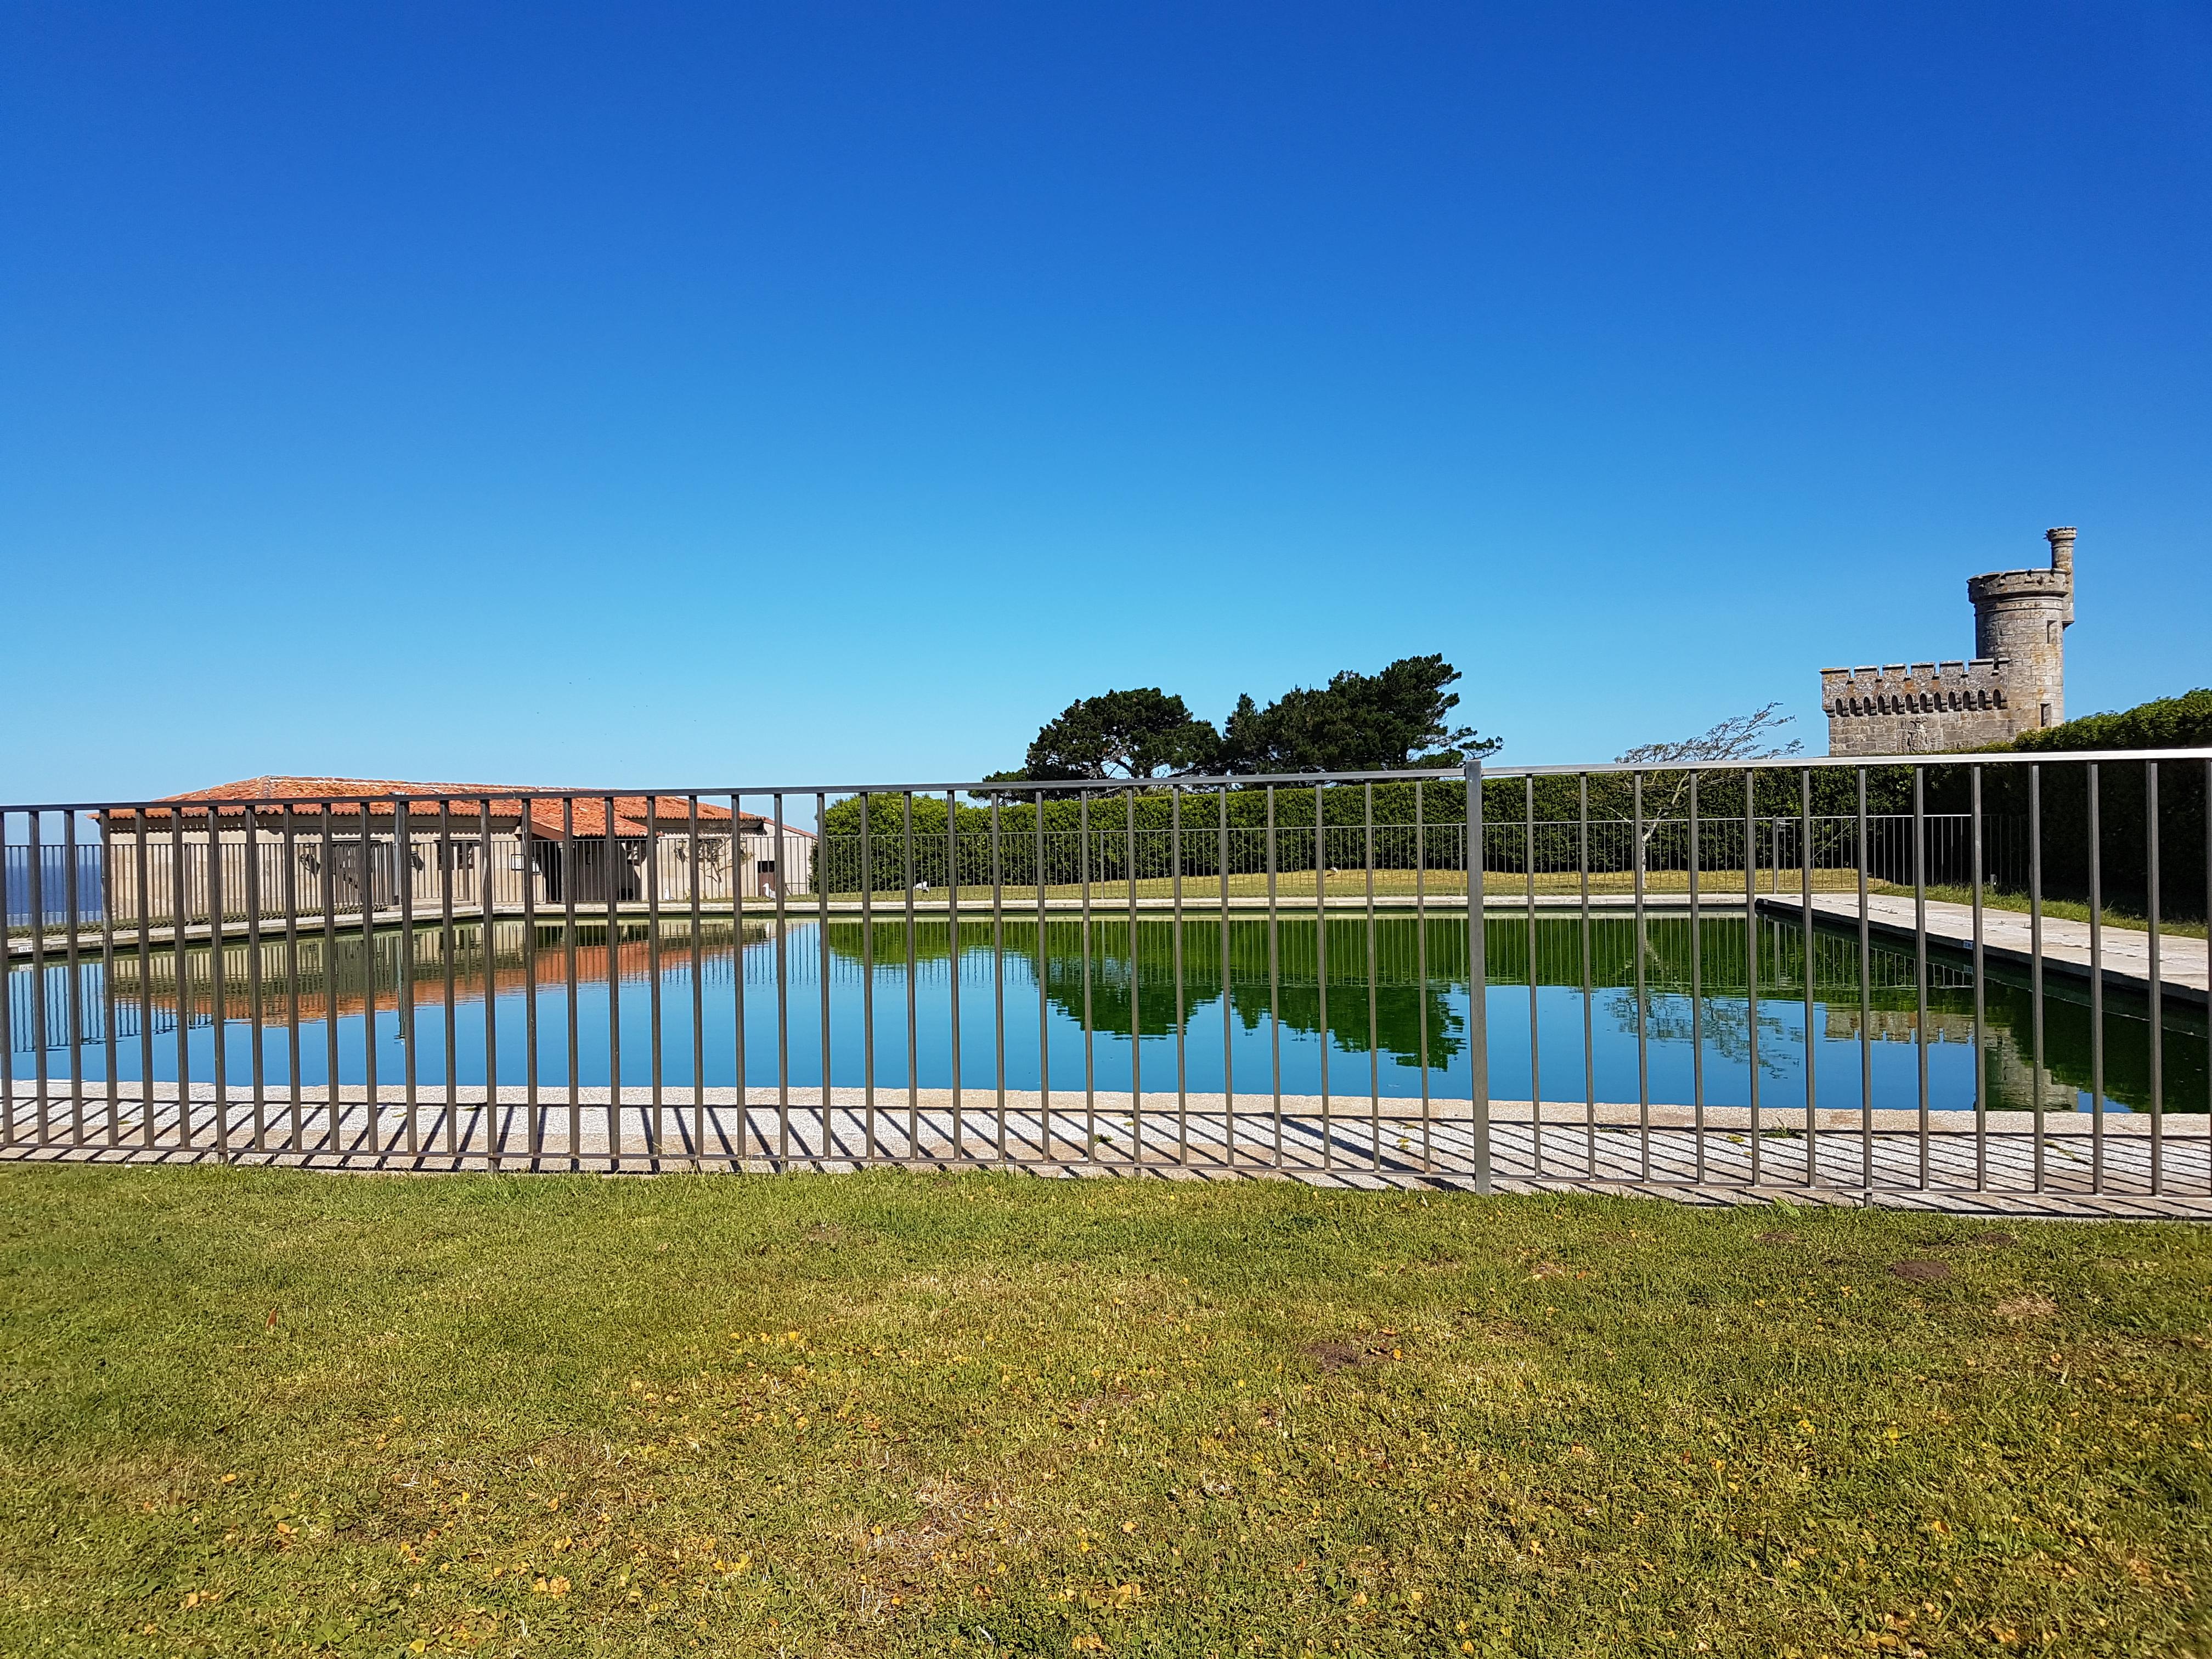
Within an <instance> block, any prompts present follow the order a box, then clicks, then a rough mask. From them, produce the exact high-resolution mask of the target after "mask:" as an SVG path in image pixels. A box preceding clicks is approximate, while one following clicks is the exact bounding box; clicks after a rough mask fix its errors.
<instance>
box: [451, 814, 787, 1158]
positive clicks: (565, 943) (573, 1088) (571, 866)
mask: <svg viewBox="0 0 2212 1659" xmlns="http://www.w3.org/2000/svg"><path fill="white" fill-rule="evenodd" d="M525 810H526V811H527V810H528V809H527V808H526V809H525ZM730 856H731V859H732V861H733V862H732V874H733V875H734V874H735V867H734V860H735V859H736V857H737V842H736V840H735V839H734V836H733V837H732V841H731V843H730ZM490 878H491V872H490V871H489V870H487V871H485V872H483V880H482V881H479V882H478V884H477V885H478V888H479V890H480V892H484V893H485V894H486V897H485V902H486V905H487V907H489V896H488V890H485V889H484V883H485V882H488V881H489V879H490ZM489 916H490V911H489V908H486V910H485V917H486V920H487V922H489ZM561 948H562V963H561V971H562V975H564V979H563V983H564V984H565V986H566V987H567V995H566V996H565V997H564V998H563V999H562V1000H563V1001H564V1002H565V1003H566V1004H567V1005H568V1006H567V1007H566V1008H565V1009H564V1010H563V1011H562V1019H563V1023H564V1024H566V1025H567V1026H568V1162H569V1165H570V1167H571V1168H576V1167H580V1165H581V1164H582V1162H583V1156H584V1095H583V1085H582V1079H581V1075H580V1073H581V1066H580V1050H581V1048H582V1046H583V1044H582V1040H581V1036H580V1030H579V1027H580V1024H581V1019H582V1011H581V1009H580V1008H579V1007H578V1006H577V1001H578V993H579V991H580V989H581V987H580V986H579V985H578V984H577V981H576V798H575V797H574V795H563V796H562V797H561ZM739 1029H740V1031H742V1030H743V1027H742V1026H740V1028H739ZM738 1041H739V1042H741V1043H742V1042H744V1037H743V1036H739V1038H738ZM740 1080H741V1081H742V1079H740Z"/></svg>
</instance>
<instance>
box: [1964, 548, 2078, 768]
mask: <svg viewBox="0 0 2212 1659" xmlns="http://www.w3.org/2000/svg"><path fill="white" fill-rule="evenodd" d="M2043 533H2044V538H2045V540H2046V541H2048V542H2049V543H2050V544H2051V568H2050V569H2048V570H2002V571H1997V572H1994V573H1992V574H1990V575H1986V576H1976V577H1975V578H1974V579H1973V580H1971V581H1969V582H1968V583H1967V584H1966V597H1967V598H1968V599H1972V601H1973V604H1974V654H1975V655H1976V656H1978V657H1994V658H1996V659H1997V660H1999V661H2000V662H2002V664H2003V665H2004V671H2003V675H2002V678H2003V679H2004V682H2005V693H2006V700H2007V701H2008V702H2010V703H2011V704H2012V705H2013V706H2014V708H2015V709H2017V710H2018V714H2017V715H2016V717H2015V718H2016V720H2017V721H2018V729H2019V730H2020V731H2027V730H2029V729H2031V728H2033V727H2035V726H2056V725H2057V724H2058V723H2059V722H2060V721H2061V720H2064V719H2065V718H2066V644H2065V634H2066V630H2067V629H2069V628H2071V627H2072V626H2073V625H2074V529H2073V526H2070V525H2068V526H2063V527H2060V528H2058V529H2054V530H2046V531H2045V532H2043Z"/></svg>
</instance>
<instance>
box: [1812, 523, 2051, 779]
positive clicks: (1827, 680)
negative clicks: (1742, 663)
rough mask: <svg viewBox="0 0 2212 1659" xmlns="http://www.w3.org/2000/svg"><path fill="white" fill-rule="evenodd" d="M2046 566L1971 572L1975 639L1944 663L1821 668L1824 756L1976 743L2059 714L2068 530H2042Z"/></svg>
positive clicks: (2001, 739) (2003, 737)
mask: <svg viewBox="0 0 2212 1659" xmlns="http://www.w3.org/2000/svg"><path fill="white" fill-rule="evenodd" d="M2047 539H2048V540H2049V541H2050V543H2051V563H2050V566H2049V567H2048V568H2044V569H2039V570H1997V571H1991V572H1990V573H1988V574H1984V575H1979V576H1976V577H1973V578H1972V579H1971V580H1969V581H1968V582H1967V584H1966V596H1967V598H1968V599H1971V600H1972V602H1973V606H1974V635H1975V637H1974V644H1975V646H1976V647H1977V648H1978V650H1979V651H1981V652H1982V653H1983V654H1982V655H1980V656H1977V657H1972V658H1965V659H1951V660H1948V661H1937V662H1919V663H1905V662H1893V663H1887V664H1884V665H1880V666H1864V667H1858V668H1824V669H1822V670H1821V671H1820V708H1821V712H1822V713H1824V714H1826V715H1827V717H1828V752H1829V753H1830V754H1832V755H1912V754H1929V753H1935V752H1937V751H1940V750H1960V749H1979V748H1985V747H1988V746H1990V745H1991V744H2001V743H2006V742H2008V741H2010V740H2011V739H2012V738H2015V737H2017V736H2018V735H2019V734H2020V733H2021V732H2023V731H2026V730H2028V729H2030V728H2032V727H2034V726H2051V725H2055V724H2056V723H2057V721H2058V720H2063V718H2064V717H2065V714H2064V710H2065V701H2064V690H2063V684H2064V678H2063V677H2064V647H2063V643H2062V641H2061V636H2062V635H2063V632H2064V630H2065V629H2067V628H2068V627H2069V626H2070V625H2071V624H2072V623H2073V621H2074V532H2072V531H2071V530H2067V529H2060V530H2052V531H2050V532H2047Z"/></svg>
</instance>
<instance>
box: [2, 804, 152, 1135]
mask: <svg viewBox="0 0 2212 1659" xmlns="http://www.w3.org/2000/svg"><path fill="white" fill-rule="evenodd" d="M111 823H112V820H110V819H109V818H108V817H106V814H104V813H103V814H102V815H101V816H100V1045H101V1054H100V1063H101V1066H102V1075H103V1077H104V1078H105V1079H106V1084H107V1144H108V1145H109V1146H120V1145H121V1144H122V1140H123V1097H122V1094H121V1085H120V1082H119V1080H118V1078H117V1077H116V1068H117V1065H118V1059H117V1054H116V1042H117V1038H116V1032H115V885H116V884H115V843H114V839H113V837H112V836H111V835H110V834H109V829H110V825H111ZM7 840H8V838H7V836H5V835H4V834H0V848H4V847H5V846H6V845H7ZM6 856H7V855H6V854H5V853H4V852H0V862H5V861H6ZM7 916H8V909H7V906H6V905H4V904H0V934H4V933H5V932H6V926H7ZM7 974H8V966H7V963H5V962H0V1001H4V1000H6V992H7V985H6V983H5V981H6V979H7ZM5 1052H6V1050H5V1048H0V1054H4V1053H5ZM6 1063H7V1062H6V1061H5V1060H0V1065H5V1064H6Z"/></svg>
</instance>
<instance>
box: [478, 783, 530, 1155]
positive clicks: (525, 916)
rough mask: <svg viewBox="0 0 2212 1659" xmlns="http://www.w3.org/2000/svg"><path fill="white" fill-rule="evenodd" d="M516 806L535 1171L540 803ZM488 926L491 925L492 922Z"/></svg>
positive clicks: (490, 984)
mask: <svg viewBox="0 0 2212 1659" xmlns="http://www.w3.org/2000/svg"><path fill="white" fill-rule="evenodd" d="M514 807H515V824H514V834H515V845H516V847H517V848H520V851H519V852H518V853H517V854H516V857H517V859H518V860H520V863H521V865H522V1051H523V1070H522V1098H523V1107H522V1109H523V1110H524V1111H525V1112H526V1113H528V1114H529V1115H530V1129H529V1146H530V1167H531V1168H532V1169H533V1170H534V1169H536V1168H537V1167H538V1164H540V1163H541V1162H543V1161H544V1156H545V1111H544V1105H543V1103H541V1102H540V1100H539V1098H538V1095H539V1090H540V1079H539V1076H538V1071H539V1065H540V1061H539V1058H538V803H537V802H536V801H535V800H530V799H518V800H517V801H516V802H515V803H514ZM486 926H487V927H489V919H487V921H486ZM487 937H489V935H487ZM497 993H498V981H497V979H496V978H489V979H487V980H486V981H484V994H485V995H486V996H494V995H496V994H497Z"/></svg>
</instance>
